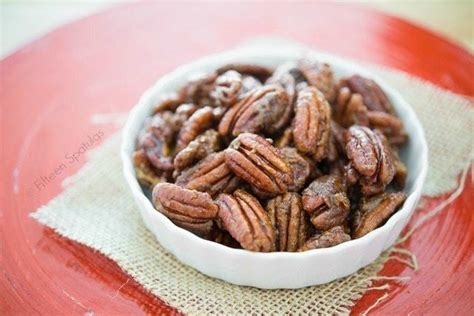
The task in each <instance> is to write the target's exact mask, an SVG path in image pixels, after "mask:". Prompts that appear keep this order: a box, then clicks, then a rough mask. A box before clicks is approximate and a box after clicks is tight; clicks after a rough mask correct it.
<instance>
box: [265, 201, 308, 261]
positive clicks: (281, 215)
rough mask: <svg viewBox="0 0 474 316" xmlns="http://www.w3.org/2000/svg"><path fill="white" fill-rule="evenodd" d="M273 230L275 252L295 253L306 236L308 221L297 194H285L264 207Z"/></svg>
mask: <svg viewBox="0 0 474 316" xmlns="http://www.w3.org/2000/svg"><path fill="white" fill-rule="evenodd" d="M266 210H267V213H268V215H269V216H270V220H271V222H272V225H273V227H274V228H275V246H274V250H276V251H289V252H295V251H297V250H298V248H300V247H301V246H303V244H304V243H305V242H306V239H307V236H308V219H307V216H306V213H305V212H304V211H303V207H302V205H301V197H300V195H299V194H298V193H289V192H288V193H285V194H283V195H279V196H277V197H275V198H274V199H272V200H270V201H268V203H267V207H266Z"/></svg>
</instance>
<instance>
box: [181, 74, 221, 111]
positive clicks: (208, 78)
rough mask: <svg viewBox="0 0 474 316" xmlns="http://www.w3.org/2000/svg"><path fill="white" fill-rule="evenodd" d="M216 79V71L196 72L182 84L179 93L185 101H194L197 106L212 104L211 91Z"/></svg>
mask: <svg viewBox="0 0 474 316" xmlns="http://www.w3.org/2000/svg"><path fill="white" fill-rule="evenodd" d="M216 79H217V73H215V72H211V73H202V74H196V75H194V76H192V77H191V79H190V80H188V82H187V83H186V85H184V86H183V87H182V88H181V89H180V91H179V92H178V94H179V95H182V96H183V97H184V99H185V100H186V102H190V103H194V104H197V105H199V106H206V105H212V103H213V99H212V98H211V95H210V94H211V91H212V90H213V89H214V82H215V80H216Z"/></svg>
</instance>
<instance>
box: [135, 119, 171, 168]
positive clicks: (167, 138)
mask: <svg viewBox="0 0 474 316" xmlns="http://www.w3.org/2000/svg"><path fill="white" fill-rule="evenodd" d="M174 121H175V117H174V115H173V113H171V112H168V111H166V112H160V113H158V114H156V115H155V116H153V118H152V120H151V122H150V124H149V126H148V127H147V131H145V132H144V133H142V134H141V135H140V137H139V140H138V147H139V148H143V150H144V151H145V154H146V156H147V158H148V160H149V161H150V162H151V164H152V165H153V166H154V167H155V168H157V169H159V170H172V169H173V161H172V141H173V136H174V131H173V128H172V125H173V124H174Z"/></svg>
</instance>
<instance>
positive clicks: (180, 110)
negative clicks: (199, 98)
mask: <svg viewBox="0 0 474 316" xmlns="http://www.w3.org/2000/svg"><path fill="white" fill-rule="evenodd" d="M197 109H198V107H197V106H196V105H195V104H193V103H183V104H181V105H180V106H178V107H177V108H176V120H177V123H179V126H172V128H174V129H176V130H179V129H180V128H181V125H182V124H183V123H184V121H185V120H187V119H188V117H190V116H191V115H192V114H193V113H194V112H196V111H197Z"/></svg>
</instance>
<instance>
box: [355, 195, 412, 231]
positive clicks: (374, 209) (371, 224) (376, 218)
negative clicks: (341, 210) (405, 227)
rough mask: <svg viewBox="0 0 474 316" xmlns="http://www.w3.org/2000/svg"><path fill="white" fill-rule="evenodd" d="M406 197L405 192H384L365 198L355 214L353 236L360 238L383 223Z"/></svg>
mask: <svg viewBox="0 0 474 316" xmlns="http://www.w3.org/2000/svg"><path fill="white" fill-rule="evenodd" d="M405 199H406V195H405V193H403V192H395V193H387V192H384V193H382V194H379V195H375V196H372V197H368V198H363V199H362V201H361V205H360V208H359V209H358V210H357V211H356V213H355V216H354V225H353V226H354V227H353V237H354V238H360V237H362V236H364V235H366V234H368V233H370V232H371V231H373V230H374V229H376V228H377V227H379V226H380V225H382V224H383V223H384V222H385V221H386V220H387V219H388V218H389V217H390V216H391V215H392V214H393V213H394V212H395V211H396V210H397V209H398V207H399V206H400V205H401V204H402V203H403V202H404V201H405Z"/></svg>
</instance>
